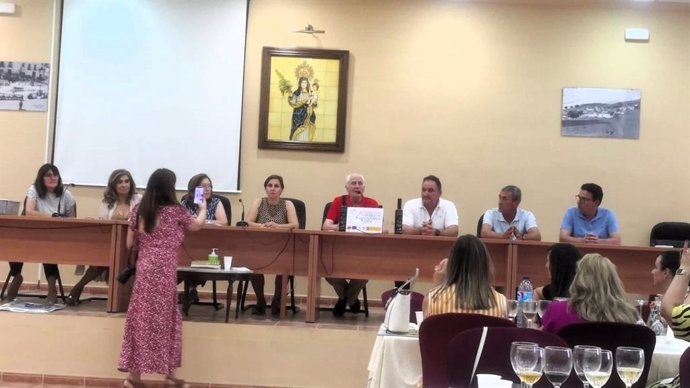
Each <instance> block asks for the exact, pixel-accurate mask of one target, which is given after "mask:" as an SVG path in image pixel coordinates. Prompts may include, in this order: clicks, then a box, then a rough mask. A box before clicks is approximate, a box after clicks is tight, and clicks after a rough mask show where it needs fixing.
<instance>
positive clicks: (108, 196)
mask: <svg viewBox="0 0 690 388" xmlns="http://www.w3.org/2000/svg"><path fill="white" fill-rule="evenodd" d="M123 175H127V178H129V192H128V193H127V203H128V204H129V203H130V202H131V201H132V198H134V194H136V193H137V185H136V184H135V183H134V178H132V174H131V173H130V172H129V171H127V170H125V169H124V168H119V169H117V170H115V171H113V172H112V173H111V174H110V178H108V187H106V188H105V191H104V192H103V202H105V203H107V204H108V209H112V208H113V207H114V206H115V203H117V200H118V195H117V183H118V181H119V180H120V177H121V176H123Z"/></svg>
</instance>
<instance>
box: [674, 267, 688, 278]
mask: <svg viewBox="0 0 690 388" xmlns="http://www.w3.org/2000/svg"><path fill="white" fill-rule="evenodd" d="M676 275H685V276H690V271H688V270H687V269H686V268H684V267H679V268H678V269H677V270H676Z"/></svg>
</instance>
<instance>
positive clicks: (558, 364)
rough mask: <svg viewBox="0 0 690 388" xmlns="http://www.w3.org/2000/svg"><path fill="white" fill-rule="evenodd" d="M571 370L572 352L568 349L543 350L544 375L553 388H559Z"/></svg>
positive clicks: (552, 347) (551, 348)
mask: <svg viewBox="0 0 690 388" xmlns="http://www.w3.org/2000/svg"><path fill="white" fill-rule="evenodd" d="M572 369H573V352H572V350H570V348H564V347H560V346H547V347H545V348H544V375H546V378H547V379H548V380H549V382H550V383H551V384H552V385H553V386H554V388H560V386H561V384H563V383H564V382H565V381H566V380H568V377H570V371H571V370H572Z"/></svg>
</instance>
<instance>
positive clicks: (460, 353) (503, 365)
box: [447, 327, 580, 388]
mask: <svg viewBox="0 0 690 388" xmlns="http://www.w3.org/2000/svg"><path fill="white" fill-rule="evenodd" d="M483 330H484V329H483V328H476V329H469V330H465V331H463V332H462V333H460V334H458V335H456V336H455V337H453V339H452V340H451V341H450V343H449V344H448V347H447V350H448V384H449V385H448V386H449V387H469V386H470V382H471V380H472V368H473V366H474V361H475V357H476V353H477V349H478V347H479V342H480V340H481V337H482V332H483ZM513 341H523V342H534V343H536V344H538V345H539V346H541V347H544V346H563V347H569V346H568V343H567V342H565V341H564V340H563V339H562V338H561V337H559V336H557V335H555V334H551V333H547V332H543V331H540V330H534V329H521V328H517V327H489V328H488V331H487V335H486V338H485V339H484V347H483V349H482V353H481V358H480V359H479V364H477V370H476V372H475V374H476V373H489V374H496V375H499V376H501V377H503V379H504V380H512V381H513V382H514V383H520V379H519V378H518V377H517V375H516V374H515V372H514V371H513V367H512V365H511V363H510V345H511V344H512V343H513ZM571 378H574V379H575V380H573V382H574V383H577V384H575V385H572V386H573V387H576V386H579V385H580V383H579V380H578V379H577V375H575V373H573V374H572V376H571ZM475 383H476V381H475ZM563 386H564V387H569V386H571V385H568V384H564V385H563ZM534 387H535V388H537V387H545V388H546V387H551V384H550V383H549V382H548V380H547V379H546V378H545V377H544V378H542V379H540V380H539V382H537V383H536V384H534Z"/></svg>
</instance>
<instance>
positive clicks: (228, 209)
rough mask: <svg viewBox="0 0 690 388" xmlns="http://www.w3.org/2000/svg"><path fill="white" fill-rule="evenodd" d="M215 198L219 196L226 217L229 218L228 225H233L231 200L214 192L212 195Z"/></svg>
mask: <svg viewBox="0 0 690 388" xmlns="http://www.w3.org/2000/svg"><path fill="white" fill-rule="evenodd" d="M211 196H212V197H214V198H218V199H219V200H220V203H222V204H223V209H225V217H227V219H228V225H232V222H231V221H230V219H231V218H232V205H231V204H230V200H229V199H227V198H225V197H223V196H222V195H216V194H212V195H211Z"/></svg>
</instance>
